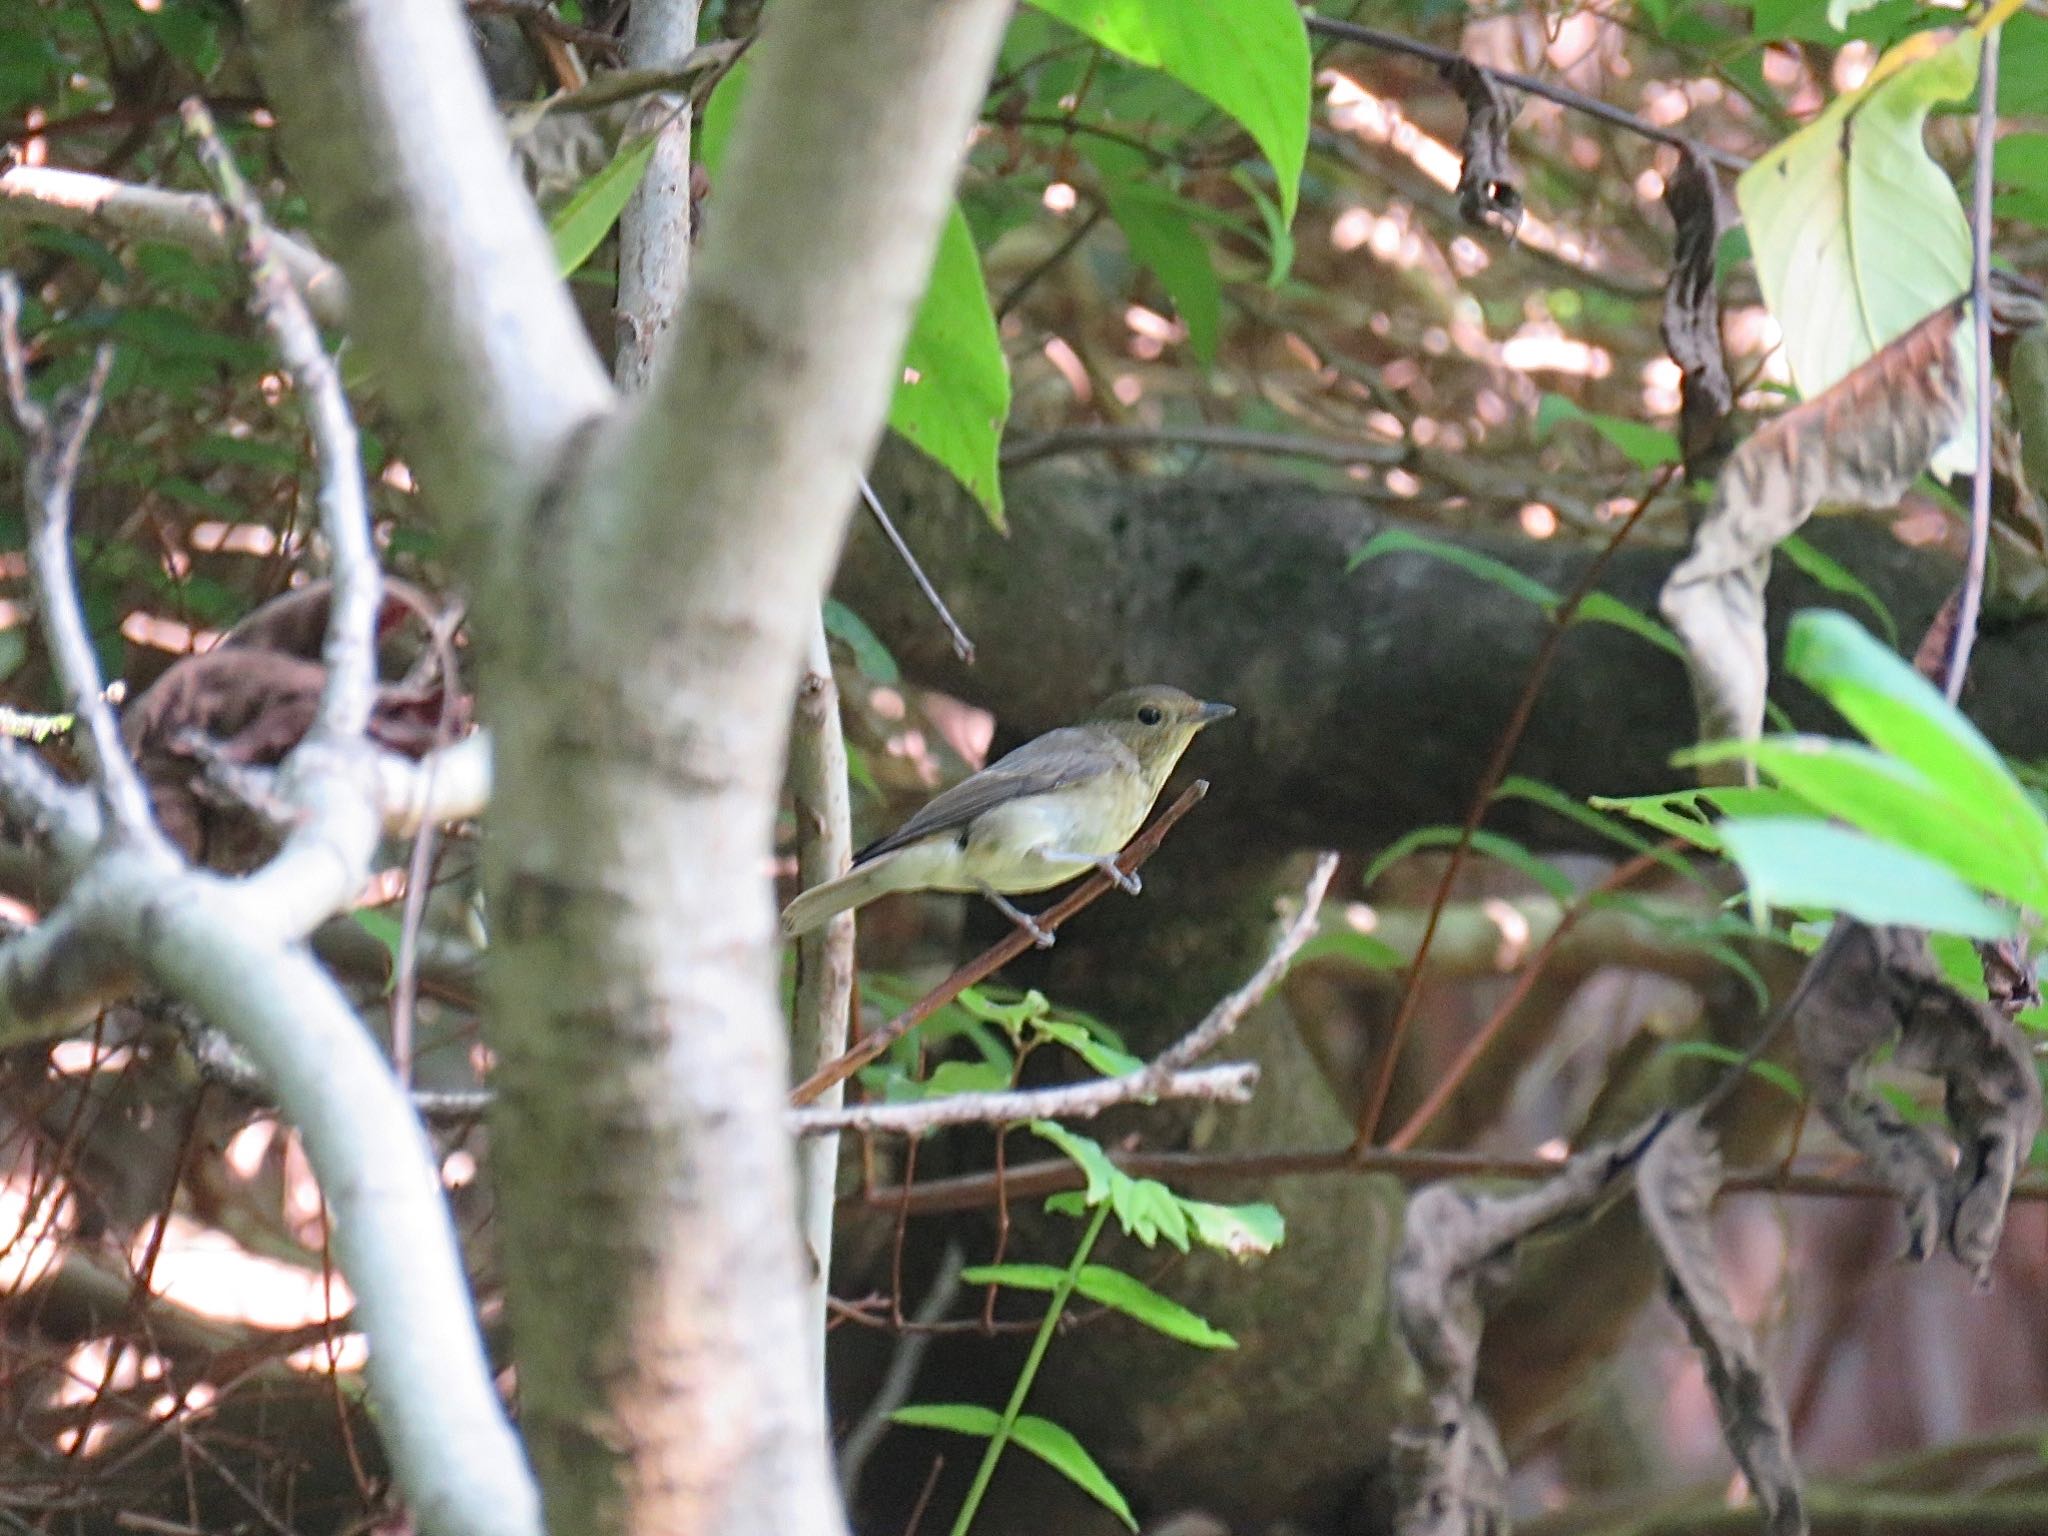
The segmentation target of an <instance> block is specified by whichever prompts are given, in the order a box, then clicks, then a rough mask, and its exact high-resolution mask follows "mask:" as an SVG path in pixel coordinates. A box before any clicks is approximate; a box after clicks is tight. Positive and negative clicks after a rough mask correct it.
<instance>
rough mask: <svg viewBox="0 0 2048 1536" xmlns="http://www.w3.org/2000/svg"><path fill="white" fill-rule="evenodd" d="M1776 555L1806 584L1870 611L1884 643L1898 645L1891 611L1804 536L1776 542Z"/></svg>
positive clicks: (1839, 563)
mask: <svg viewBox="0 0 2048 1536" xmlns="http://www.w3.org/2000/svg"><path fill="white" fill-rule="evenodd" d="M1778 553H1779V554H1781V555H1783V556H1784V557H1785V558H1786V559H1787V560H1790V561H1791V562H1792V564H1793V565H1794V566H1796V567H1798V569H1799V570H1800V571H1801V572H1802V573H1803V574H1804V575H1805V576H1806V577H1807V579H1808V580H1810V581H1813V582H1815V583H1817V584H1818V585H1820V586H1823V587H1825V588H1827V590H1828V591H1830V592H1833V593H1835V594H1836V595H1837V596H1839V597H1846V598H1851V599H1853V600H1854V601H1856V602H1858V603H1861V604H1862V605H1863V606H1864V607H1865V608H1866V609H1868V610H1869V611H1870V616H1871V617H1872V618H1874V619H1875V620H1877V627H1878V628H1879V629H1881V630H1883V631H1884V637H1885V639H1886V640H1887V641H1888V642H1890V643H1891V645H1893V646H1894V647H1896V646H1897V645H1898V643H1899V627H1898V625H1897V624H1895V623H1893V622H1892V614H1891V610H1890V609H1889V608H1887V607H1885V605H1884V599H1883V598H1881V597H1879V596H1878V595H1877V594H1876V593H1875V592H1873V591H1872V590H1871V589H1870V586H1869V584H1868V583H1866V582H1864V581H1862V580H1861V579H1860V578H1858V576H1857V575H1856V573H1855V572H1854V571H1852V570H1850V569H1849V568H1848V567H1847V566H1845V565H1843V564H1842V563H1841V561H1839V560H1837V559H1835V558H1834V557H1833V556H1832V555H1829V554H1826V553H1825V552H1823V551H1821V550H1819V549H1816V548H1814V546H1813V544H1812V542H1811V541H1810V540H1808V539H1807V538H1806V536H1805V535H1804V534H1798V533H1795V534H1791V535H1789V536H1787V537H1785V538H1782V539H1780V540H1779V541H1778Z"/></svg>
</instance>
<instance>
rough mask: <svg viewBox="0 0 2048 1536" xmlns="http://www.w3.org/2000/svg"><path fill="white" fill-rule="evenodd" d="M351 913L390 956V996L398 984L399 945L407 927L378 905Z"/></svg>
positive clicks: (387, 992) (386, 983) (386, 986)
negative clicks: (377, 906)
mask: <svg viewBox="0 0 2048 1536" xmlns="http://www.w3.org/2000/svg"><path fill="white" fill-rule="evenodd" d="M349 915H350V916H351V917H353V918H354V919H355V922H356V926H357V927H358V928H360V929H362V930H363V932H365V933H367V934H368V935H369V936H370V937H371V938H373V939H375V940H376V941H377V942H378V943H379V944H381V945H383V946H384V953H385V954H386V955H387V956H389V957H390V961H391V964H390V966H389V968H388V969H386V971H385V973H384V992H385V995H386V996H387V997H388V996H389V995H390V993H391V989H392V988H393V987H395V986H397V985H398V947H399V945H400V944H401V943H403V942H404V933H405V927H404V925H403V924H402V923H400V922H399V920H398V918H397V917H396V916H395V915H394V914H392V913H390V912H385V911H382V910H380V909H378V908H376V907H357V908H356V909H355V911H353V912H351V913H350V914H349Z"/></svg>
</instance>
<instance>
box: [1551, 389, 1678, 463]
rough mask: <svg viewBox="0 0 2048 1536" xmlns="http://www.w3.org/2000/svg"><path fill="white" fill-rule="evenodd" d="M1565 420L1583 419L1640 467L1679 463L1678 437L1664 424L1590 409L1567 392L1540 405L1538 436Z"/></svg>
mask: <svg viewBox="0 0 2048 1536" xmlns="http://www.w3.org/2000/svg"><path fill="white" fill-rule="evenodd" d="M1562 421H1576V422H1583V423H1584V424H1585V425H1587V426H1589V427H1591V428H1592V429H1593V430H1594V431H1595V432H1597V433H1599V434H1600V435H1601V436H1602V437H1604V438H1606V439H1607V441H1608V442H1610V443H1612V444H1613V445H1614V446H1615V447H1616V448H1619V449H1620V450H1621V451H1622V453H1623V454H1625V455H1626V456H1627V458H1628V460H1629V462H1630V463H1632V464H1634V465H1635V466H1636V467H1637V468H1638V469H1661V468H1663V467H1664V466H1665V465H1666V464H1676V463H1677V462H1678V439H1677V438H1675V437H1673V436H1672V435H1671V434H1670V433H1669V432H1666V431H1665V430H1664V429H1663V428H1662V427H1653V426H1650V425H1649V424H1648V423H1646V422H1641V421H1630V420H1629V419H1628V418H1627V417H1625V416H1607V415H1603V414H1602V413H1600V412H1598V411H1589V410H1587V409H1586V408H1585V407H1584V406H1582V405H1580V404H1579V403H1578V402H1577V401H1576V400H1567V399H1566V398H1565V397H1564V396H1563V395H1545V396H1544V397H1543V398H1542V400H1541V401H1539V402H1538V403H1537V406H1536V436H1537V437H1538V438H1539V439H1540V438H1546V437H1548V436H1550V434H1551V433H1552V432H1553V431H1554V430H1556V428H1557V424H1558V423H1559V422H1562Z"/></svg>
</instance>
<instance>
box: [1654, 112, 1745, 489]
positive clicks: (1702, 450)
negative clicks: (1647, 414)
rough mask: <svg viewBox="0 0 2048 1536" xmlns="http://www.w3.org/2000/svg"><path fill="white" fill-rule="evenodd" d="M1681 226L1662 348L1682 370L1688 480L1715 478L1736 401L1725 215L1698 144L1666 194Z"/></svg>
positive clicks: (1682, 156) (1682, 154)
mask: <svg viewBox="0 0 2048 1536" xmlns="http://www.w3.org/2000/svg"><path fill="white" fill-rule="evenodd" d="M1664 206H1665V207H1666V208H1668V209H1669V210H1670V211H1671V222H1672V223H1673V224H1674V225H1676V226H1677V240H1676V242H1675V244H1674V247H1673V250H1672V254H1671V276H1670V277H1669V278H1668V279H1667V280H1666V282H1665V285H1664V320H1663V333H1664V346H1665V349H1666V350H1667V351H1668V352H1670V354H1671V360H1672V361H1673V362H1674V363H1676V364H1678V369H1679V379H1680V382H1679V410H1678V442H1679V448H1680V451H1681V452H1682V453H1683V454H1684V456H1685V477H1686V479H1688V480H1710V479H1712V478H1713V477H1714V475H1715V474H1716V473H1718V472H1719V470H1720V468H1721V465H1722V463H1723V461H1725V460H1726V459H1727V457H1728V450H1729V447H1730V440H1731V439H1730V432H1729V426H1728V413H1729V412H1730V411H1731V410H1732V409H1733V408H1734V405H1735V395H1734V390H1733V388H1732V386H1731V385H1730V384H1729V382H1728V362H1727V357H1726V354H1725V353H1724V351H1723V349H1722V346H1721V293H1720V289H1719V288H1718V287H1717V286H1716V284H1715V280H1714V253H1715V251H1716V250H1717V249H1718V248H1719V247H1720V244H1721V231H1722V230H1723V229H1724V228H1725V227H1726V222H1727V221H1726V217H1725V215H1724V213H1723V210H1722V207H1721V201H1720V190H1719V183H1718V182H1717V181H1716V180H1715V177H1714V168H1713V166H1712V165H1710V164H1709V163H1708V161H1707V157H1706V155H1705V154H1704V153H1702V151H1701V150H1700V149H1699V147H1698V146H1697V145H1694V144H1687V145H1686V146H1685V147H1684V148H1683V149H1681V150H1680V151H1679V160H1678V168H1677V170H1675V171H1674V172H1672V175H1671V180H1670V182H1669V183H1668V184H1667V185H1666V186H1665V188H1664Z"/></svg>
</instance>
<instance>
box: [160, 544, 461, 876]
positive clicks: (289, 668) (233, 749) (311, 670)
mask: <svg viewBox="0 0 2048 1536" xmlns="http://www.w3.org/2000/svg"><path fill="white" fill-rule="evenodd" d="M330 597H331V591H330V588H329V586H328V584H327V583H326V582H324V581H323V582H314V583H311V584H309V585H307V586H305V587H302V588H299V589H297V590H295V591H291V592H287V593H285V594H283V595H282V596H280V597H278V598H274V599H272V600H271V601H270V602H268V603H265V604H264V605H262V606H261V607H259V608H257V609H256V610H255V611H254V612H252V613H251V614H250V615H249V616H248V617H247V618H246V619H244V620H243V621H242V622H241V623H240V624H239V625H237V626H236V627H235V628H234V629H233V630H232V631H230V632H229V633H228V635H227V636H226V637H224V638H223V639H222V641H221V643H220V644H219V645H216V646H215V647H214V648H213V649H212V650H210V651H206V652H204V653H202V654H200V655H197V656H187V657H184V658H182V659H181V660H179V661H178V662H177V663H175V664H174V665H173V666H171V667H170V668H169V669H168V670H166V671H165V672H164V674H163V676H161V677H159V678H158V679H157V680H156V682H155V683H153V684H152V685H151V686H150V687H149V688H148V689H147V690H145V691H144V692H143V694H142V695H141V696H140V697H139V698H137V699H136V700H135V701H134V702H133V703H132V704H130V705H129V706H128V708H127V709H125V710H124V711H123V712H122V717H121V734H122V737H123V739H124V740H125V741H126V743H127V745H128V750H129V752H130V753H131V754H132V755H133V756H134V758H135V762H136V765H137V767H138V768H139V769H140V771H141V773H142V778H143V782H144V784H146V785H147V786H148V788H149V792H150V799H151V803H152V806H153V808H154V810H155V812H156V817H157V822H158V825H159V826H161V827H162V828H163V830H164V833H165V835H166V836H168V837H169V838H170V839H171V841H172V842H174V843H175V844H177V845H178V846H179V847H180V848H182V849H183V850H184V851H185V853H186V854H187V855H188V856H190V857H192V858H194V859H197V860H200V861H201V862H203V863H207V864H211V865H214V866H216V867H226V868H241V867H246V866H247V865H248V864H250V863H251V862H253V861H254V860H255V859H256V858H258V857H260V856H261V855H262V853H263V852H265V851H266V850H267V848H268V845H269V841H270V836H269V830H268V829H267V828H262V827H259V826H256V825H253V824H252V822H253V820H254V819H253V818H251V817H249V816H247V815H246V814H243V813H241V812H240V811H239V810H238V809H237V808H235V807H231V806H223V805H222V804H221V803H220V801H219V798H218V797H217V796H214V795H210V794H208V793H207V792H206V788H205V786H204V783H203V779H204V771H205V764H204V761H203V757H204V756H213V757H217V758H219V759H220V760H221V761H223V762H226V763H231V764H234V765H237V766H242V767H274V766H276V765H277V764H278V763H281V762H282V761H284V759H285V757H286V756H287V755H288V754H289V753H290V752H291V750H292V748H294V747H296V746H297V745H298V744H299V742H300V741H301V740H302V739H303V738H304V737H305V734H306V732H307V731H308V730H309V729H310V728H311V727H312V724H313V719H314V716H315V714H316V712H317V710H318V708H319V703H320V690H321V688H322V687H323V686H324V685H325V683H326V680H327V671H326V668H325V667H324V666H322V665H321V663H320V661H319V659H318V657H319V654H320V646H321V643H322V640H323V638H324V635H325V632H326V625H327V612H328V607H329V602H330ZM407 613H417V614H420V615H422V616H424V617H426V618H427V619H428V620H429V622H431V621H432V618H433V613H434V610H433V608H432V605H431V603H430V602H429V600H428V599H427V597H426V596H425V594H424V593H421V592H420V591H419V590H418V589H417V588H413V587H409V586H406V585H405V584H404V583H396V582H394V583H390V584H389V586H388V588H387V593H386V601H385V605H384V609H383V612H382V613H381V614H380V615H379V624H380V629H389V628H391V627H392V626H393V625H395V624H396V623H397V622H399V621H401V620H402V619H403V618H404V617H405V616H406V614H407ZM454 706H455V708H454V717H453V718H452V719H450V720H449V721H448V722H447V724H446V727H445V729H446V731H447V735H448V736H449V738H451V739H452V737H454V736H456V735H459V734H461V732H462V730H463V729H464V727H465V726H466V724H467V713H468V711H467V704H466V701H464V700H462V699H460V698H457V699H455V700H454ZM443 707H444V701H443V693H442V689H441V688H440V686H439V685H438V683H437V682H434V681H422V682H410V681H409V682H406V683H402V684H386V685H384V686H383V687H380V688H379V689H378V690H377V697H376V701H375V704H374V705H373V707H372V710H371V717H370V728H369V735H370V738H371V739H372V740H373V741H375V742H376V743H377V744H378V745H379V746H382V747H384V748H386V749H388V750H390V751H393V752H397V753H400V754H402V755H404V756H406V757H413V758H417V757H421V756H423V755H424V754H425V753H427V752H428V751H429V750H431V749H432V748H433V746H434V744H435V742H436V740H437V733H438V732H439V731H440V730H441V729H442V728H443V727H442V722H441V714H442V710H443ZM202 743H203V744H205V746H204V753H202V752H201V750H199V744H202Z"/></svg>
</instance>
